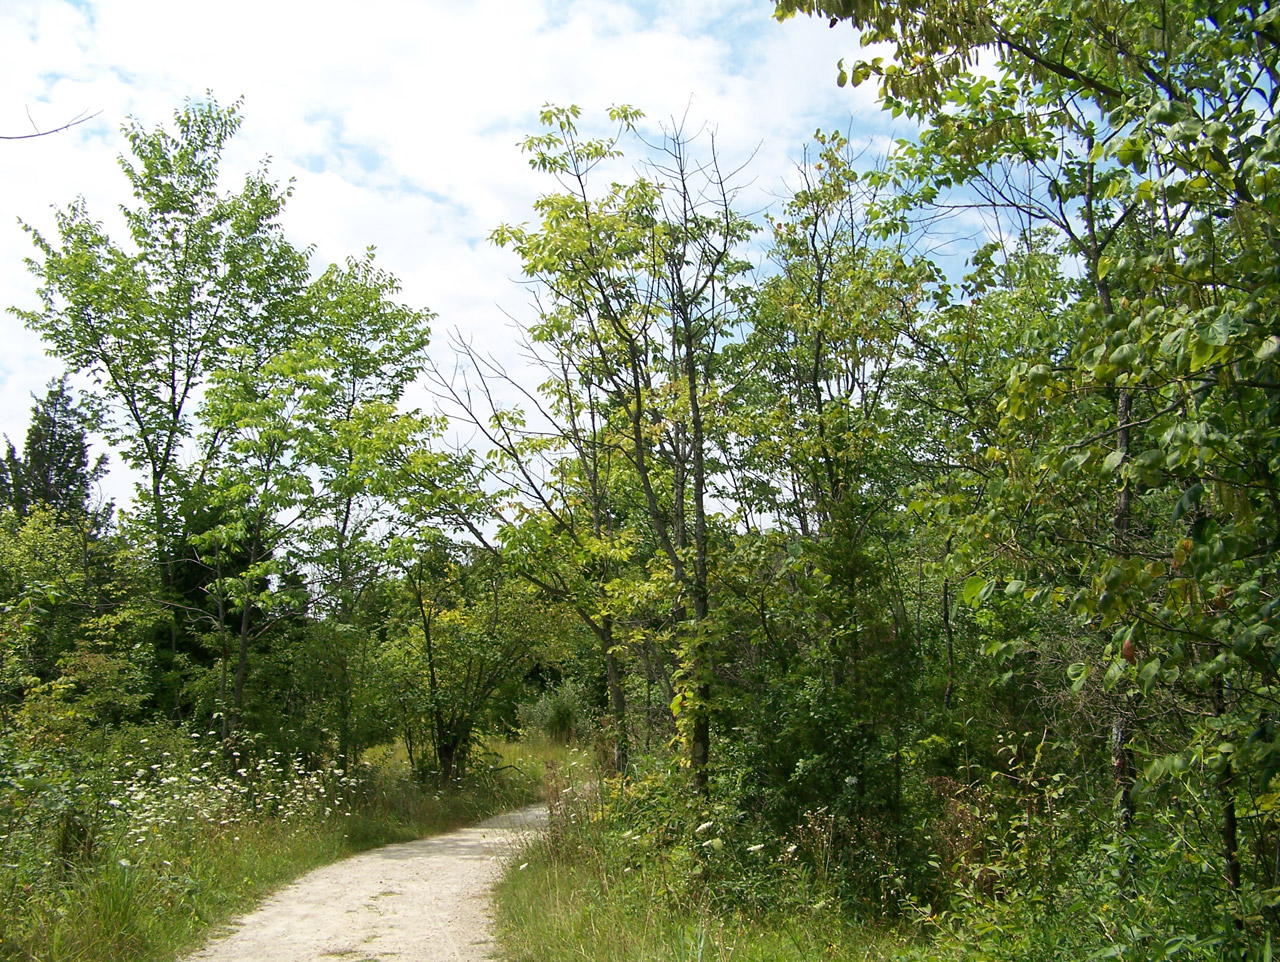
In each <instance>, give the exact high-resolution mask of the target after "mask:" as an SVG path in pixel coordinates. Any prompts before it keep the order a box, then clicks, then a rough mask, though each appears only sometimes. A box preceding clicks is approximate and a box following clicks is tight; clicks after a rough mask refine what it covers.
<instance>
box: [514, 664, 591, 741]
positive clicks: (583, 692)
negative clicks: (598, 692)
mask: <svg viewBox="0 0 1280 962" xmlns="http://www.w3.org/2000/svg"><path fill="white" fill-rule="evenodd" d="M589 706H590V698H589V696H588V694H587V689H586V686H585V685H584V684H583V683H582V682H580V681H577V680H575V679H571V678H566V679H565V680H564V681H562V682H561V683H560V684H559V685H556V686H554V687H552V688H548V689H547V690H546V691H544V692H543V693H542V694H541V695H539V696H538V698H537V699H535V700H534V701H531V702H525V703H524V704H522V705H520V706H519V708H518V709H517V714H518V717H519V719H520V727H521V728H523V729H524V730H525V731H526V732H530V733H536V734H539V735H544V736H546V737H547V738H550V739H552V740H553V741H557V742H560V743H561V744H565V743H567V742H569V741H570V740H572V739H578V740H582V739H585V738H587V737H588V736H590V734H591V733H592V731H593V730H594V729H595V727H596V726H595V720H594V717H593V714H592V712H591V709H590V707H589Z"/></svg>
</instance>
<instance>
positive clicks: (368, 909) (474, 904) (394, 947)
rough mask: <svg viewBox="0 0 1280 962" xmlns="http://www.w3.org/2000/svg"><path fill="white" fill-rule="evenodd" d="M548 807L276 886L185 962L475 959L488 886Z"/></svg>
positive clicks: (485, 954)
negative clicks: (262, 901)
mask: <svg viewBox="0 0 1280 962" xmlns="http://www.w3.org/2000/svg"><path fill="white" fill-rule="evenodd" d="M545 820H546V807H545V806H542V805H534V806H530V807H529V808H526V809H524V810H522V811H519V812H512V813H509V814H507V815H500V816H498V817H497V818H491V819H489V820H488V821H486V822H481V823H480V824H479V825H474V826H472V827H470V828H464V829H460V830H458V831H456V832H450V833H449V834H447V835H437V836H435V837H434V838H424V839H420V840H418V841H416V842H406V843H403V844H400V845H388V846H386V847H385V848H379V849H373V850H371V851H368V852H363V853H361V854H360V855H353V856H352V857H351V858H348V859H344V860H343V861H341V862H335V863H334V864H332V865H326V866H325V867H324V868H320V869H316V870H315V871H314V872H310V873H309V874H307V875H304V876H303V877H302V878H300V879H298V880H297V881H296V882H293V883H292V884H290V885H288V886H286V887H285V888H283V889H281V890H280V891H278V892H276V893H275V895H273V896H272V897H271V898H270V899H268V900H267V901H266V902H264V903H263V904H262V905H261V906H260V907H258V908H257V909H256V910H255V911H253V912H251V913H250V914H249V915H246V916H244V917H243V918H241V919H240V920H239V921H237V922H236V923H235V925H234V927H233V928H232V930H231V931H230V932H229V933H228V934H226V935H223V936H221V937H218V938H215V939H214V940H212V941H211V942H210V943H209V944H208V945H206V946H205V947H204V948H203V949H201V950H200V951H199V952H196V953H195V954H194V955H191V956H188V962H338V960H341V962H482V960H485V959H489V958H491V957H492V955H493V948H494V947H493V944H492V928H491V919H490V915H489V904H488V894H489V889H490V888H491V887H492V885H493V883H494V882H495V881H496V880H497V878H498V875H499V873H500V872H501V869H502V862H503V859H504V858H505V857H506V856H508V855H510V854H511V853H512V852H513V850H514V848H515V845H516V843H517V842H518V840H519V838H520V837H521V835H523V834H525V833H528V832H533V831H537V830H538V829H539V828H540V827H541V826H542V825H543V823H544V822H545Z"/></svg>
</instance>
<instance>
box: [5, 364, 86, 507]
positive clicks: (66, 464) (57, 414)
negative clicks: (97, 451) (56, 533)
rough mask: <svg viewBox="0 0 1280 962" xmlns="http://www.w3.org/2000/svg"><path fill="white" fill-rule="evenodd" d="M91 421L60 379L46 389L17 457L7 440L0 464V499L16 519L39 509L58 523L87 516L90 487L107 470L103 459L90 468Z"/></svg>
mask: <svg viewBox="0 0 1280 962" xmlns="http://www.w3.org/2000/svg"><path fill="white" fill-rule="evenodd" d="M92 423H93V421H92V419H91V417H90V415H89V413H88V412H87V411H86V410H85V409H84V407H83V406H81V405H79V404H77V403H76V400H75V397H74V395H73V394H72V393H71V389H70V387H69V386H68V385H67V379H66V378H65V377H63V378H60V379H58V380H56V381H52V382H50V384H49V388H48V392H47V393H46V394H45V397H44V399H43V400H37V401H36V403H35V406H34V407H33V408H32V409H31V424H30V426H29V427H28V428H27V440H26V444H25V445H24V446H23V451H22V457H18V455H17V452H16V451H15V450H14V447H13V443H12V442H10V441H8V439H7V438H6V439H5V440H6V444H7V447H8V451H7V452H6V454H5V457H4V461H3V462H0V498H3V499H4V500H5V501H6V502H7V503H8V504H9V505H10V507H12V508H13V510H14V511H15V512H17V514H19V515H26V514H27V513H28V512H29V511H31V510H32V509H33V508H35V507H36V506H37V505H44V506H45V507H47V508H49V509H50V510H52V511H53V512H54V514H55V515H57V516H58V517H59V518H62V519H63V520H66V519H69V518H70V517H72V516H79V515H84V516H86V517H87V516H88V514H89V500H90V497H91V488H92V486H93V484H94V483H96V482H97V481H98V480H99V479H100V478H101V477H102V475H103V473H104V472H105V471H106V458H105V456H104V457H99V458H98V459H97V461H95V462H94V465H93V467H92V468H90V466H89V443H88V431H89V429H90V427H91V426H92Z"/></svg>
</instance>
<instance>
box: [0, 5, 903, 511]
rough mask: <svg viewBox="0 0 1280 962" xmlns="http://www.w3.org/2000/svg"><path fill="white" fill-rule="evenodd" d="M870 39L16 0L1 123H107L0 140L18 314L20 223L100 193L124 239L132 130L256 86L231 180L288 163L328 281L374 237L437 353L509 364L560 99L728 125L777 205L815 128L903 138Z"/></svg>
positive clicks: (763, 25)
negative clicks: (881, 99) (496, 235)
mask: <svg viewBox="0 0 1280 962" xmlns="http://www.w3.org/2000/svg"><path fill="white" fill-rule="evenodd" d="M860 53H862V52H861V51H860V49H859V46H858V42H857V37H856V35H855V34H854V33H853V31H852V30H850V29H849V28H847V27H846V26H844V25H840V26H838V27H837V28H835V29H830V28H828V26H827V24H826V22H825V21H822V20H809V19H806V18H796V19H793V20H790V21H787V22H785V23H778V22H777V21H775V20H774V19H773V18H772V4H771V3H770V2H769V0H688V2H684V3H659V2H642V0H506V2H499V0H478V2H457V0H452V2H443V0H366V2H365V3H364V4H363V5H361V6H360V7H359V8H358V12H357V8H356V7H355V6H353V5H352V4H351V3H350V2H349V0H347V2H343V3H334V2H328V0H308V2H305V3H303V2H294V0H221V2H219V3H217V4H205V3H174V2H173V0H163V2H160V0H3V3H0V135H8V136H14V135H19V134H25V133H30V132H32V130H33V125H34V127H35V128H38V129H41V130H49V129H52V128H55V127H58V126H60V125H61V124H63V123H66V122H67V121H69V120H71V119H73V118H75V117H77V116H79V115H82V114H96V116H95V117H94V118H93V119H92V120H90V121H88V122H86V123H83V124H80V125H78V126H76V127H74V128H72V129H71V130H68V131H64V132H61V133H57V134H52V135H50V136H46V137H40V138H35V139H27V140H6V141H0V307H5V308H9V307H17V308H27V309H30V308H34V307H36V306H37V298H36V293H35V292H36V281H35V278H34V277H32V276H31V275H30V274H29V273H28V271H27V269H26V267H25V265H24V260H25V259H26V258H29V257H31V256H32V255H33V248H32V245H31V242H30V239H29V238H28V237H27V236H26V235H25V234H24V232H23V230H22V229H21V227H20V225H19V220H20V219H21V220H22V221H25V222H26V223H29V224H31V225H33V226H34V227H36V228H37V229H39V230H41V231H42V232H43V233H46V234H48V235H52V234H53V233H54V231H53V223H54V220H53V217H54V211H55V210H57V209H59V208H61V207H64V206H65V205H67V204H68V203H70V202H71V201H73V200H74V199H75V198H76V197H77V196H83V197H84V198H85V201H86V203H87V205H88V209H89V212H90V214H91V215H92V216H93V217H95V218H96V219H99V220H101V221H102V222H103V223H104V224H105V225H106V227H107V229H108V232H109V233H112V235H113V236H116V235H117V234H118V233H120V230H119V227H118V220H117V208H118V206H119V205H120V204H121V203H124V202H126V201H128V200H129V199H130V198H129V196H128V191H127V185H126V182H125V180H124V177H123V175H122V174H121V172H120V170H119V167H118V165H117V163H116V158H117V156H118V155H119V154H120V153H121V152H123V150H124V140H123V138H122V136H121V135H120V126H121V124H122V123H123V122H124V121H125V119H126V118H127V117H134V118H136V119H137V120H138V121H139V122H141V123H142V124H143V125H145V126H148V127H154V126H156V125H160V124H166V123H169V122H170V121H171V119H172V116H173V113H174V111H175V109H177V108H178V107H180V106H181V105H182V103H183V102H184V100H186V99H187V98H193V97H194V98H200V97H203V96H205V95H206V92H210V93H212V95H213V96H214V97H215V98H216V99H217V100H218V101H219V102H220V103H224V104H226V103H230V102H232V101H234V100H235V99H236V98H240V97H242V98H243V101H244V105H243V116H244V123H243V126H242V127H241V130H240V132H239V134H238V135H237V137H236V139H235V140H234V142H233V143H232V144H231V146H230V147H229V149H228V150H227V151H226V152H225V154H224V158H223V175H224V177H225V178H226V180H227V183H228V185H232V184H234V183H235V182H236V181H238V180H240V179H242V178H243V176H244V174H245V173H246V172H248V171H250V170H252V169H254V168H256V167H257V166H258V164H259V163H260V162H261V161H262V159H263V158H268V157H269V158H270V171H271V175H272V177H273V178H274V179H276V180H277V181H280V182H285V181H289V180H292V181H293V185H294V193H293V196H292V198H291V199H290V201H289V204H288V207H287V209H286V211H285V214H284V217H283V224H284V227H285V232H286V234H287V235H288V237H289V238H290V239H291V240H292V241H293V242H294V243H296V244H298V245H300V246H307V245H311V246H314V249H315V254H314V259H313V269H314V270H315V271H316V272H317V273H318V272H319V271H320V270H322V269H323V268H324V266H325V265H326V264H328V263H330V262H334V261H341V260H343V259H345V258H346V257H348V256H352V255H358V254H360V253H361V252H363V251H364V250H365V249H366V248H367V247H369V246H370V245H373V246H376V248H377V250H378V262H379V264H380V265H381V266H382V267H384V268H385V269H388V270H390V271H391V272H393V273H394V274H395V275H396V276H397V277H399V278H400V280H401V282H402V284H403V292H402V300H403V301H404V302H405V303H406V304H409V305H411V306H414V307H421V308H427V309H429V310H431V311H433V312H435V314H436V315H437V320H436V322H435V324H434V326H433V342H434V346H433V351H434V352H436V354H437V356H440V352H443V351H445V350H447V343H448V340H449V337H450V335H451V334H453V333H456V335H458V336H461V337H463V338H465V339H467V340H469V341H471V342H473V343H475V344H477V345H480V346H483V347H485V348H487V349H492V350H493V351H494V352H495V353H497V354H498V355H500V356H501V355H502V354H503V352H512V351H513V350H514V345H515V343H516V335H515V333H514V329H513V327H512V324H513V323H514V322H517V321H519V320H521V319H529V318H530V316H531V308H530V295H529V293H528V291H527V290H526V288H525V287H524V286H522V284H521V282H520V268H519V263H518V262H517V260H516V258H515V257H514V255H512V254H511V253H509V252H506V251H503V250H500V249H498V248H496V247H494V246H493V245H492V244H490V243H489V242H488V240H487V238H488V236H489V234H490V232H491V231H492V230H493V229H494V228H495V227H496V226H497V225H498V224H500V223H518V222H521V221H526V220H530V219H531V217H532V212H531V205H532V203H533V201H534V199H535V198H536V197H537V196H538V195H539V194H540V193H544V192H547V191H550V190H552V189H553V188H554V184H553V183H551V182H550V181H548V180H547V179H546V177H545V176H544V175H540V174H538V173H536V172H534V171H532V170H531V169H530V168H529V166H528V163H527V159H526V158H525V157H524V156H523V155H522V154H521V152H520V149H519V143H520V141H521V140H522V139H523V138H524V137H525V136H526V135H528V134H530V133H536V132H537V118H538V112H539V110H540V108H541V107H542V106H543V105H544V104H547V103H554V104H561V105H564V104H577V105H579V106H580V107H581V108H582V111H583V115H582V127H583V129H584V132H587V133H605V132H607V131H608V130H609V129H610V128H609V126H608V124H607V120H606V118H605V111H606V109H607V108H608V107H609V106H610V105H611V104H621V103H625V104H630V105H633V106H635V107H638V108H640V109H641V110H643V111H644V112H645V114H646V118H647V119H646V122H645V123H646V125H647V126H648V128H649V130H650V132H651V133H655V132H656V131H657V129H658V127H657V125H658V124H660V123H664V122H665V123H668V124H669V123H670V122H671V121H672V119H673V118H674V119H677V120H678V119H680V118H686V119H685V123H686V128H687V129H694V130H696V129H701V128H702V127H704V126H706V127H707V128H709V129H713V130H714V131H715V135H716V144H717V149H718V150H719V152H720V155H721V156H722V157H723V158H725V160H726V162H727V165H728V166H736V165H737V163H742V162H744V161H747V160H748V159H750V165H749V167H748V169H747V173H746V175H745V177H744V181H743V182H744V183H745V184H746V185H747V186H746V190H745V192H744V195H743V205H744V206H745V207H746V208H747V209H752V210H762V209H765V208H766V207H768V206H769V205H770V204H773V205H777V204H778V203H779V200H778V199H779V198H780V197H781V196H782V195H783V193H784V191H785V189H786V185H787V184H788V183H794V180H795V178H794V176H793V175H794V171H795V168H796V165H797V163H798V162H799V161H800V158H801V151H802V149H803V147H804V145H805V143H806V142H807V141H808V140H809V139H810V138H811V136H812V134H813V132H814V131H815V130H816V129H818V128H822V129H824V130H831V129H836V130H840V131H842V132H845V133H846V134H848V135H850V138H851V140H852V141H853V142H854V143H855V144H861V143H868V144H870V145H871V147H872V152H874V151H877V150H880V151H882V150H883V149H884V148H885V147H886V146H887V144H888V143H889V142H890V140H889V138H890V137H891V136H893V135H895V133H897V132H896V131H895V130H894V129H893V127H892V125H891V123H890V121H889V119H888V118H887V116H886V115H884V114H882V113H881V112H880V110H879V108H878V106H877V105H876V103H875V99H874V92H873V91H872V90H871V89H870V87H869V86H864V87H862V88H859V89H857V90H851V89H840V88H838V87H837V86H836V83H835V75H836V62H837V60H839V59H840V58H841V57H845V58H849V59H852V58H854V57H856V56H858V55H859V54H860ZM789 175H791V176H789ZM0 334H2V335H3V337H2V338H0V345H2V346H0V434H6V435H8V436H9V438H11V439H12V440H13V441H14V442H15V443H16V444H17V445H18V447H19V448H21V445H22V440H23V438H24V437H25V434H26V425H27V421H28V417H29V412H30V407H31V403H32V400H31V395H32V394H33V393H34V394H41V395H42V394H43V393H44V387H45V384H46V383H47V382H48V381H49V380H50V379H51V378H54V377H57V376H58V375H60V374H61V373H62V366H61V365H60V363H59V362H58V361H57V359H55V358H52V357H49V356H47V355H46V354H45V351H44V346H43V344H42V342H41V341H40V339H39V338H37V337H36V336H35V335H33V334H32V333H30V332H29V331H27V330H25V329H24V327H23V325H22V323H21V321H19V320H18V319H17V318H16V317H14V316H13V315H12V314H10V313H8V312H6V313H3V314H0ZM112 460H113V462H115V461H116V460H117V459H114V458H113V459H112ZM121 483H122V482H121V481H120V479H119V476H118V475H117V481H116V484H115V487H116V489H117V490H116V492H114V493H115V494H116V495H117V496H119V495H122V494H124V493H125V491H127V485H125V490H120V489H119V486H120V484H121Z"/></svg>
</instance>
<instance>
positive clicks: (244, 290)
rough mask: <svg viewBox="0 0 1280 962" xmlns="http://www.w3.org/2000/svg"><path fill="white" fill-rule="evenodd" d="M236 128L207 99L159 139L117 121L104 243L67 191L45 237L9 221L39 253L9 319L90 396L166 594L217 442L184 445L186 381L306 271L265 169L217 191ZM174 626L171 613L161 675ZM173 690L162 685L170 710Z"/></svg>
mask: <svg viewBox="0 0 1280 962" xmlns="http://www.w3.org/2000/svg"><path fill="white" fill-rule="evenodd" d="M239 126H240V116H239V104H238V103H237V104H233V105H232V106H230V107H221V106H219V105H218V104H217V103H216V102H214V101H213V100H212V99H210V100H207V101H191V102H188V103H187V105H186V106H185V107H184V108H183V109H182V110H180V111H177V112H176V113H175V115H174V127H175V130H174V132H173V133H170V132H169V131H168V130H166V129H164V128H163V127H158V128H155V129H148V128H146V127H144V126H143V125H142V124H141V123H139V122H138V121H136V120H131V121H129V123H127V124H126V126H125V128H124V136H125V139H126V140H127V142H128V145H129V154H128V155H127V156H121V158H120V166H121V169H122V170H123V171H124V174H125V178H126V179H127V180H128V182H129V185H130V187H131V189H132V193H133V197H134V200H135V203H134V204H133V205H132V206H130V205H122V207H121V213H122V214H123V217H124V221H125V225H126V227H127V228H128V240H127V241H126V242H123V243H122V242H119V241H116V240H113V239H112V238H110V237H109V236H108V235H107V233H106V231H105V229H104V228H103V226H102V224H101V223H100V222H97V221H95V220H93V218H92V216H91V215H90V213H89V210H88V208H87V206H86V205H85V203H84V201H83V200H82V199H81V200H77V201H75V202H74V203H72V204H71V205H70V206H69V207H67V208H66V209H64V210H62V211H60V212H58V214H57V215H56V226H57V238H56V240H51V239H47V238H46V237H45V236H44V235H43V234H42V233H41V232H40V231H38V230H37V229H36V228H35V227H33V226H31V225H24V226H25V228H26V230H27V232H28V233H29V234H30V236H31V238H32V240H33V242H34V243H35V245H36V248H37V249H38V251H39V253H40V258H39V259H33V260H31V261H29V262H28V263H29V267H30V269H31V272H32V273H33V274H34V275H35V276H36V277H38V278H39V279H40V282H41V287H40V292H39V293H40V297H41V300H42V306H41V307H40V308H39V309H38V310H33V311H18V312H17V314H18V316H19V317H21V318H22V319H23V320H24V321H25V322H26V323H27V325H28V326H30V327H31V328H32V329H33V330H35V331H37V332H38V333H39V334H41V335H42V336H43V337H44V338H45V340H46V341H47V342H48V343H49V346H50V350H51V351H52V352H53V353H55V354H57V355H58V356H59V357H60V358H61V359H62V360H63V362H64V363H65V364H67V366H68V367H69V368H70V369H71V370H73V371H78V372H83V373H85V374H87V375H89V376H90V377H92V378H93V380H94V382H95V383H96V384H97V385H98V387H99V389H100V391H101V392H102V397H103V401H104V402H105V404H104V406H105V408H106V410H107V412H108V414H109V416H108V417H107V419H106V420H105V422H104V425H103V427H104V430H105V432H106V434H107V437H108V439H109V440H110V441H111V442H112V443H113V444H114V445H115V446H116V447H117V448H118V450H119V451H120V452H121V456H122V457H123V459H124V462H125V463H126V464H127V465H128V466H129V467H131V468H134V469H135V470H137V471H139V472H141V474H142V476H143V478H144V480H143V481H142V482H141V483H140V484H139V495H140V497H139V501H140V508H141V511H142V514H143V516H144V517H145V518H146V519H147V520H146V525H147V528H148V530H149V541H150V547H151V551H152V553H153V556H154V558H155V560H156V563H157V564H158V565H159V566H160V574H161V581H162V585H163V586H164V588H165V591H166V592H167V593H168V594H170V595H171V596H172V594H173V589H174V588H175V586H176V584H177V580H178V572H177V570H176V568H175V561H176V559H177V556H178V554H179V553H180V545H181V544H182V542H183V535H184V532H183V531H182V530H181V528H182V524H181V521H180V517H181V514H180V510H179V509H180V505H181V504H182V502H183V499H184V497H185V495H186V492H187V491H188V489H189V487H190V485H191V483H192V482H193V479H195V480H198V478H199V475H200V473H201V471H202V470H203V468H204V467H205V466H207V465H208V463H209V461H210V458H211V457H212V456H213V452H215V451H216V450H217V447H218V444H219V437H218V435H217V434H216V432H214V433H212V434H210V435H207V436H206V437H205V439H204V441H205V443H206V444H207V447H206V449H205V450H203V451H195V452H192V451H190V450H186V449H187V447H188V446H189V445H191V444H192V443H193V439H194V436H195V435H194V414H195V411H194V406H195V405H196V403H197V400H198V396H199V390H200V388H201V386H202V385H203V384H204V383H205V382H206V381H207V379H208V377H209V375H210V373H211V372H213V371H215V370H217V369H219V368H221V367H224V366H225V365H226V364H227V363H228V362H229V361H234V359H236V358H237V357H239V356H240V355H239V354H237V353H236V352H232V351H230V350H228V347H229V346H230V345H250V344H255V343H257V342H260V341H262V340H263V339H264V338H266V339H270V338H271V337H273V336H275V333H276V332H277V329H278V328H279V327H280V325H281V322H282V321H283V319H284V318H285V317H286V316H287V315H288V314H289V313H290V312H291V311H294V310H295V309H296V302H297V299H298V295H299V293H300V291H301V290H302V288H303V285H304V284H305V281H306V274H307V259H306V256H305V254H304V253H303V252H300V251H298V250H295V249H294V248H293V247H292V246H291V245H290V244H289V243H288V242H287V241H286V240H285V239H284V236H283V233H282V231H281V228H280V225H279V222H278V219H279V216H280V213H281V211H282V210H283V207H284V202H285V199H286V197H287V195H288V192H287V190H281V189H280V188H279V187H278V186H277V185H275V184H274V183H272V182H271V181H270V180H269V179H268V178H267V174H266V170H265V167H264V168H260V169H259V170H257V171H255V172H253V173H251V174H249V175H248V176H247V177H246V178H245V181H244V184H243V186H242V187H241V189H240V190H238V191H234V192H224V191H223V190H222V189H221V188H220V186H219V178H220V169H219V168H220V161H221V157H222V152H223V150H224V149H225V148H226V145H227V143H228V141H229V140H230V139H231V137H232V136H233V135H234V134H235V132H236V130H237V129H238V128H239ZM250 353H259V354H260V353H261V352H250ZM184 461H185V462H186V463H187V464H190V465H192V467H191V468H190V469H188V468H186V467H184ZM167 600H169V601H176V600H177V599H176V598H173V597H170V598H169V599H167ZM181 633H182V632H181V628H180V625H179V623H178V622H177V621H175V623H174V624H173V625H172V626H171V629H170V632H169V644H168V648H169V653H168V658H169V660H170V661H171V662H173V663H174V666H175V667H174V670H176V663H177V661H178V648H179V639H180V636H181ZM178 689H179V684H178V683H177V681H176V679H175V683H174V685H173V710H174V711H175V712H178V711H180V699H179V696H178Z"/></svg>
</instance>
